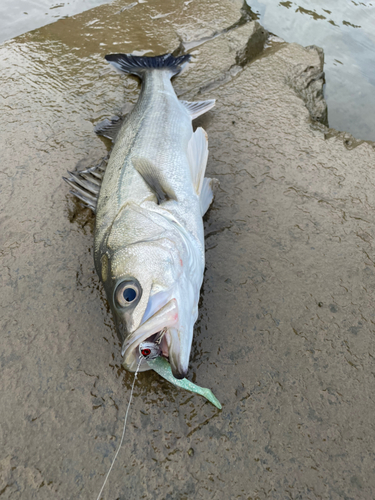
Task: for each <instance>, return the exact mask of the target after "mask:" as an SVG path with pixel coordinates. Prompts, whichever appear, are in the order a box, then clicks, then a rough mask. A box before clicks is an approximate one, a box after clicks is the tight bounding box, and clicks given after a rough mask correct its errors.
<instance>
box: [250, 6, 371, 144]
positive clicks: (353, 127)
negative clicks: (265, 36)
mask: <svg viewBox="0 0 375 500" xmlns="http://www.w3.org/2000/svg"><path fill="white" fill-rule="evenodd" d="M248 4H249V5H250V7H251V8H252V10H253V11H254V13H256V14H257V17H258V18H259V21H260V22H261V23H262V25H263V26H264V27H265V28H266V29H267V30H269V31H270V32H272V33H275V34H276V35H278V36H280V37H281V38H283V39H284V40H285V41H287V42H297V43H300V44H301V45H303V46H307V45H318V46H319V47H322V48H323V49H324V56H325V64H324V71H325V76H326V82H327V85H326V89H325V98H326V100H327V103H328V109H329V113H328V119H329V124H330V126H331V127H333V128H335V129H337V130H345V131H347V132H350V133H351V134H352V135H354V137H357V138H358V139H370V140H372V141H373V140H375V99H374V95H375V65H374V64H373V61H374V57H375V2H372V1H366V2H355V1H351V0H344V1H340V2H336V1H330V0H319V1H316V0H298V1H297V2H292V1H279V0H248Z"/></svg>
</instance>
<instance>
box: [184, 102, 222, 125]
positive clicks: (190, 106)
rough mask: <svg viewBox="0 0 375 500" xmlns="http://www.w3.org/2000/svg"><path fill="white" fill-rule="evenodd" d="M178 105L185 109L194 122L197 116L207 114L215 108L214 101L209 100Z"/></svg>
mask: <svg viewBox="0 0 375 500" xmlns="http://www.w3.org/2000/svg"><path fill="white" fill-rule="evenodd" d="M180 103H181V104H182V105H183V106H184V107H185V108H186V110H187V111H188V112H189V114H190V116H191V119H192V120H194V119H195V118H198V116H200V115H203V114H204V113H207V111H209V110H210V109H211V108H213V107H214V106H215V99H209V100H207V101H196V102H189V101H180Z"/></svg>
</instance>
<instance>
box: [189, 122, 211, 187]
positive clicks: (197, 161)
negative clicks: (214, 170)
mask: <svg viewBox="0 0 375 500" xmlns="http://www.w3.org/2000/svg"><path fill="white" fill-rule="evenodd" d="M207 158H208V139H207V134H206V132H205V131H204V130H203V128H202V127H199V128H197V130H196V131H195V132H194V133H193V135H192V137H191V139H190V141H189V144H188V160H189V165H190V172H191V178H192V180H193V184H194V188H195V191H196V192H197V194H198V195H199V194H200V193H201V190H202V184H203V179H204V173H205V171H206V165H207Z"/></svg>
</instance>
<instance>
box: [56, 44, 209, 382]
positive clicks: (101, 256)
mask: <svg viewBox="0 0 375 500" xmlns="http://www.w3.org/2000/svg"><path fill="white" fill-rule="evenodd" d="M190 58H191V55H190V54H184V55H181V56H176V57H175V56H173V55H172V54H169V53H168V54H163V55H160V56H153V57H151V56H142V57H141V56H135V55H132V54H110V55H107V56H105V59H106V60H107V61H108V62H109V63H110V64H111V65H112V66H113V67H114V68H115V69H116V70H117V71H118V72H120V73H122V74H127V75H129V74H130V75H134V76H136V77H138V78H140V80H141V90H140V94H139V98H138V101H137V103H136V104H135V106H134V108H133V109H132V110H131V111H130V112H129V113H128V114H127V115H126V116H124V117H116V118H113V119H106V120H104V121H103V122H101V123H100V124H99V125H97V126H96V128H95V131H96V133H97V134H98V135H102V136H104V137H107V138H110V139H111V140H112V142H113V149H112V151H111V153H110V157H109V160H108V163H107V165H106V166H105V167H104V166H103V165H102V164H101V165H100V166H99V167H95V168H91V169H88V170H85V171H83V172H77V171H76V172H69V177H68V178H66V179H65V180H66V181H67V182H68V184H69V185H70V186H71V188H72V192H73V194H75V195H76V196H77V197H78V198H79V199H81V200H82V201H83V202H84V203H85V204H86V205H87V206H89V207H90V208H91V209H92V210H93V211H94V212H95V214H96V220H95V234H94V261H95V268H96V271H97V273H98V276H99V278H100V280H101V281H102V283H103V286H104V289H105V292H106V296H107V300H108V303H109V305H110V308H111V311H112V315H113V319H114V323H115V325H116V330H117V333H118V336H119V339H120V341H121V346H122V350H121V354H122V356H123V366H124V367H125V368H126V369H127V370H128V371H131V372H134V371H136V369H137V367H138V364H140V368H139V370H140V371H146V370H150V369H155V368H158V370H159V371H161V368H163V367H164V368H163V370H164V373H166V372H167V371H168V370H166V369H165V365H163V361H157V362H155V361H153V362H150V363H148V362H141V363H140V359H141V357H142V354H141V353H140V346H141V345H144V344H145V343H146V344H147V343H149V344H153V343H155V342H157V345H158V348H159V349H160V356H161V357H162V358H163V359H164V361H165V363H167V364H168V366H170V372H171V373H170V376H169V375H168V376H169V378H170V379H171V378H174V379H177V380H181V379H184V378H185V377H186V375H187V372H188V367H189V360H190V353H191V346H192V340H193V332H194V324H195V322H196V320H197V317H198V302H199V297H200V289H201V285H202V281H203V273H204V268H205V252H204V230H203V219H202V218H203V216H204V214H205V213H206V211H207V210H208V208H209V206H210V205H211V203H212V200H213V197H214V191H215V190H216V188H217V186H218V181H217V180H216V179H213V178H207V177H205V170H206V165H207V158H208V138H207V134H206V132H205V131H204V130H203V128H201V127H198V128H197V129H196V130H195V131H194V129H193V125H192V121H193V120H194V119H195V118H197V117H198V116H200V115H202V114H203V113H206V112H207V111H209V110H210V109H212V107H213V106H214V105H215V100H214V99H210V100H205V101H199V102H187V101H182V100H179V99H178V98H177V95H176V93H175V91H174V88H173V85H172V81H171V79H172V78H173V77H174V76H176V75H178V74H179V73H180V71H181V70H182V69H183V68H184V67H185V66H186V64H187V63H188V62H189V60H190Z"/></svg>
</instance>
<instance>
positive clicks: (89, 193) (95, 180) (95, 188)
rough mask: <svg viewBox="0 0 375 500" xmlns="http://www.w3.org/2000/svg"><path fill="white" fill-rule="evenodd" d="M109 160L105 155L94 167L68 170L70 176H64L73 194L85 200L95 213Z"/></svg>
mask: <svg viewBox="0 0 375 500" xmlns="http://www.w3.org/2000/svg"><path fill="white" fill-rule="evenodd" d="M107 160H108V157H105V158H103V159H102V160H101V161H100V162H99V163H98V164H97V165H95V166H94V167H91V168H87V169H85V170H75V171H74V172H69V171H68V174H69V177H63V179H64V181H65V182H67V183H68V184H69V186H70V187H71V188H72V189H71V191H70V192H71V194H73V195H74V196H76V197H77V198H78V199H79V200H81V201H83V203H84V204H85V205H86V206H87V207H89V208H91V210H92V211H93V212H94V213H95V212H96V203H97V200H98V196H99V191H100V186H101V182H102V178H103V175H104V172H105V167H106V163H107Z"/></svg>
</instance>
